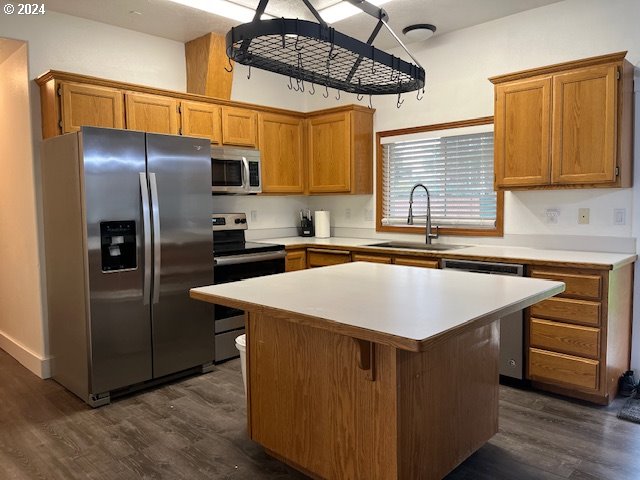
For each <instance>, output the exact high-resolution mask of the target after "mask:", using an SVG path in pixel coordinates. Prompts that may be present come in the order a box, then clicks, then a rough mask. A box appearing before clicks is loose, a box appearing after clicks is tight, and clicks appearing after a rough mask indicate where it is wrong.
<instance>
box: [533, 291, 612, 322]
mask: <svg viewBox="0 0 640 480" xmlns="http://www.w3.org/2000/svg"><path fill="white" fill-rule="evenodd" d="M531 316H532V317H545V318H553V319H556V320H563V321H566V322H569V323H577V324H581V325H590V326H595V327H597V326H598V325H600V302H590V301H588V300H574V299H572V298H550V299H548V300H543V301H542V302H539V303H536V304H535V305H533V306H532V307H531Z"/></svg>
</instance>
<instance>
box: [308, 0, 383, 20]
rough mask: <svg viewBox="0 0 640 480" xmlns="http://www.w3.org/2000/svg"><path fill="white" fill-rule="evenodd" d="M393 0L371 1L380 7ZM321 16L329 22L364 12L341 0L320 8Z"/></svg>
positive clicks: (370, 0)
mask: <svg viewBox="0 0 640 480" xmlns="http://www.w3.org/2000/svg"><path fill="white" fill-rule="evenodd" d="M390 1H391V0H369V3H371V4H372V5H375V6H376V7H379V6H380V5H384V4H385V3H389V2H390ZM318 13H320V16H321V17H322V19H323V20H324V21H325V22H327V23H336V22H339V21H340V20H344V19H345V18H349V17H353V16H354V15H357V14H358V13H362V10H360V9H359V8H358V7H356V6H355V5H352V4H351V3H349V2H340V3H336V4H335V5H331V6H330V7H327V8H323V9H322V10H319V11H318Z"/></svg>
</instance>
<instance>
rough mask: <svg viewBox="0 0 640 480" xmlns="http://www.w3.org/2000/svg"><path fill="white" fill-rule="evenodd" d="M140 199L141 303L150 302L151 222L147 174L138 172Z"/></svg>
mask: <svg viewBox="0 0 640 480" xmlns="http://www.w3.org/2000/svg"><path fill="white" fill-rule="evenodd" d="M139 175H140V199H141V200H142V238H143V242H144V274H143V283H142V303H143V305H149V302H150V301H151V220H150V213H149V187H148V185H147V174H146V173H144V172H140V173H139Z"/></svg>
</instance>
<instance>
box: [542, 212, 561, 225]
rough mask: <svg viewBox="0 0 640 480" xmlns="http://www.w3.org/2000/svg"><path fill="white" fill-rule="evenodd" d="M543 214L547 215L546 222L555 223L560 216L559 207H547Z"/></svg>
mask: <svg viewBox="0 0 640 480" xmlns="http://www.w3.org/2000/svg"><path fill="white" fill-rule="evenodd" d="M545 216H546V217H547V223H548V224H551V225H556V224H557V223H558V218H559V217H560V209H559V208H547V210H546V211H545Z"/></svg>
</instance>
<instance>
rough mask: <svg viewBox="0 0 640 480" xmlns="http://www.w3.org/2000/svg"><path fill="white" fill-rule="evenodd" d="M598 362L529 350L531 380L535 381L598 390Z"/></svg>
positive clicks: (533, 349) (535, 349)
mask: <svg viewBox="0 0 640 480" xmlns="http://www.w3.org/2000/svg"><path fill="white" fill-rule="evenodd" d="M598 366H599V362H598V361H597V360H589V359H587V358H580V357H574V356H571V355H564V354H562V353H554V352H547V351H545V350H539V349H537V348H530V349H529V378H530V379H531V380H534V381H541V382H551V383H557V384H561V385H570V386H573V387H579V388H582V389H591V390H597V389H598Z"/></svg>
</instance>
